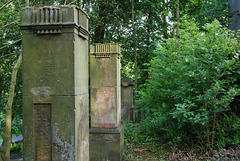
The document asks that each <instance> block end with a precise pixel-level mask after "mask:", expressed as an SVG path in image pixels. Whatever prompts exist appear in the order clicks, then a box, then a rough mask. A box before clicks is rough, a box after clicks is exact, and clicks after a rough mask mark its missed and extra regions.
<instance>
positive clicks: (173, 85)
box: [138, 20, 240, 149]
mask: <svg viewBox="0 0 240 161" xmlns="http://www.w3.org/2000/svg"><path fill="white" fill-rule="evenodd" d="M181 28H182V29H181V30H180V33H179V37H178V38H177V37H176V38H172V39H167V40H165V41H164V43H161V44H159V48H158V50H157V51H156V54H157V56H156V57H155V58H153V59H152V61H151V63H150V66H151V67H150V71H149V76H150V78H149V80H148V83H146V84H145V89H144V90H142V91H141V92H140V94H141V98H140V100H139V101H138V105H139V106H140V107H143V108H142V110H144V113H145V115H146V116H147V117H152V116H154V117H152V120H151V121H157V122H158V123H157V124H155V125H156V127H154V128H152V129H149V130H150V131H149V132H150V133H152V134H153V133H154V134H155V133H156V132H157V133H158V134H159V136H160V137H165V138H164V140H165V141H168V142H172V144H173V145H180V144H183V143H184V144H189V145H191V144H196V145H203V144H204V145H206V147H207V149H212V148H214V145H215V144H214V143H215V140H216V139H215V138H216V137H215V136H216V133H217V134H218V135H220V133H218V131H219V130H226V129H224V128H223V129H219V128H220V127H221V126H220V125H219V124H220V123H221V122H222V121H219V122H217V120H221V118H220V116H222V115H224V114H227V112H228V111H231V110H232V109H231V107H230V104H231V102H233V100H234V99H235V98H236V96H238V95H239V93H240V90H239V84H238V82H237V80H238V79H239V74H240V68H239V67H240V63H239V46H238V41H237V40H236V39H234V38H233V35H232V34H231V33H230V32H229V31H228V30H227V29H225V28H222V26H221V25H220V23H219V22H218V21H214V22H212V23H211V24H206V25H205V26H204V27H203V29H204V31H200V30H199V28H198V27H197V25H196V24H195V23H194V21H193V20H192V21H184V22H183V23H182V24H181ZM163 116H164V117H163ZM163 118H164V119H163ZM237 120H239V118H237V119H236V120H235V122H236V121H237ZM216 125H217V126H216ZM149 126H150V127H151V126H153V124H150V125H149ZM157 129H158V130H157ZM230 142H231V141H230ZM218 145H220V144H218ZM222 145H223V144H222Z"/></svg>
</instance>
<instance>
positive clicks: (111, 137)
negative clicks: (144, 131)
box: [89, 125, 124, 161]
mask: <svg viewBox="0 0 240 161" xmlns="http://www.w3.org/2000/svg"><path fill="white" fill-rule="evenodd" d="M89 140H90V147H89V150H90V161H103V160H106V161H107V160H109V161H121V160H122V159H123V145H124V130H123V126H122V125H120V126H119V127H118V128H116V129H104V128H91V129H90V134H89Z"/></svg>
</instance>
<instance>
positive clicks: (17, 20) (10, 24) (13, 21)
mask: <svg viewBox="0 0 240 161" xmlns="http://www.w3.org/2000/svg"><path fill="white" fill-rule="evenodd" d="M19 20H20V19H17V20H15V21H13V22H11V23H8V24H6V25H4V26H3V27H1V28H0V30H2V29H3V28H5V27H7V26H9V25H11V24H14V23H15V22H18V21H19Z"/></svg>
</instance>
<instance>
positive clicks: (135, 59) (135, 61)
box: [132, 0, 138, 106]
mask: <svg viewBox="0 0 240 161" xmlns="http://www.w3.org/2000/svg"><path fill="white" fill-rule="evenodd" d="M132 27H133V48H134V67H135V68H134V71H135V82H134V88H135V92H134V100H135V101H134V105H135V106H136V100H137V89H138V70H137V67H138V65H137V64H138V61H137V43H136V29H135V24H134V0H132Z"/></svg>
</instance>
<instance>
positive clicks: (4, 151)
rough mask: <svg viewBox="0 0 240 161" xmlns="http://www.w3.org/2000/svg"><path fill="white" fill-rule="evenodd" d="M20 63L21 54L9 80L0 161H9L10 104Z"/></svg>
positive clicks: (10, 136) (10, 137)
mask: <svg viewBox="0 0 240 161" xmlns="http://www.w3.org/2000/svg"><path fill="white" fill-rule="evenodd" d="M21 62H22V54H20V56H19V58H18V61H17V63H16V64H15V66H14V68H13V71H12V78H11V85H10V91H9V97H8V102H7V105H6V107H5V111H6V123H5V129H4V131H3V133H2V134H1V135H2V138H3V145H2V148H1V150H0V161H10V147H11V142H12V132H11V130H12V129H11V128H12V103H13V98H14V90H15V86H16V79H17V72H18V69H19V67H20V65H21Z"/></svg>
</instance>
